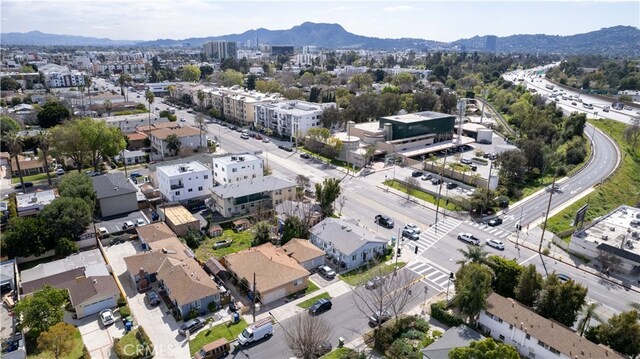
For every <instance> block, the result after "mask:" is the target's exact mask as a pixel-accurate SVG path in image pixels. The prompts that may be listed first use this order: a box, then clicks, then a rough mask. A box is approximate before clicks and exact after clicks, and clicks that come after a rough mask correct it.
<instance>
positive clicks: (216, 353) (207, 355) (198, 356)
mask: <svg viewBox="0 0 640 359" xmlns="http://www.w3.org/2000/svg"><path fill="white" fill-rule="evenodd" d="M230 351H231V345H229V341H228V340H227V338H220V339H217V340H214V341H213V342H211V343H209V344H206V345H204V346H203V347H202V348H200V350H198V351H197V352H196V353H195V354H194V355H193V358H194V359H217V358H223V357H226V356H227V354H229V352H230Z"/></svg>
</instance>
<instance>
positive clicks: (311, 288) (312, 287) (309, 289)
mask: <svg viewBox="0 0 640 359" xmlns="http://www.w3.org/2000/svg"><path fill="white" fill-rule="evenodd" d="M307 283H308V284H309V286H308V287H307V289H306V290H305V291H304V294H305V295H307V294H310V293H313V292H315V291H316V290H318V289H320V288H318V286H317V285H316V284H315V283H313V282H312V281H308V282H307Z"/></svg>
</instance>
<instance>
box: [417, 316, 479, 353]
mask: <svg viewBox="0 0 640 359" xmlns="http://www.w3.org/2000/svg"><path fill="white" fill-rule="evenodd" d="M483 339H484V337H483V336H482V335H481V334H480V333H478V332H476V331H475V330H473V329H471V328H469V327H468V326H466V325H464V324H462V325H459V326H457V327H452V328H449V329H447V331H446V332H444V334H442V336H441V337H440V338H438V339H436V341H434V342H433V343H431V344H429V346H427V347H426V348H424V349H422V358H423V359H449V352H450V351H451V350H452V349H455V348H463V347H468V346H469V344H471V343H472V342H475V341H480V340H483Z"/></svg>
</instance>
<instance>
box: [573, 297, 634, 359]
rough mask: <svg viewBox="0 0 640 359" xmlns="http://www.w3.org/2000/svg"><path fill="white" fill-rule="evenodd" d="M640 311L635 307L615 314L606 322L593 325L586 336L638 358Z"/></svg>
mask: <svg viewBox="0 0 640 359" xmlns="http://www.w3.org/2000/svg"><path fill="white" fill-rule="evenodd" d="M639 319H640V312H638V310H636V309H633V310H630V311H628V312H622V313H620V314H614V315H613V316H612V317H611V318H610V319H609V320H608V321H607V322H606V323H602V324H599V325H597V326H595V327H591V328H590V329H589V330H588V331H587V333H586V335H585V337H586V338H587V339H589V340H591V341H593V342H594V343H597V344H599V343H602V344H605V345H607V346H609V347H610V348H611V349H613V350H616V351H618V352H620V353H622V354H626V355H629V356H630V357H631V358H636V357H637V356H638V355H640V322H639Z"/></svg>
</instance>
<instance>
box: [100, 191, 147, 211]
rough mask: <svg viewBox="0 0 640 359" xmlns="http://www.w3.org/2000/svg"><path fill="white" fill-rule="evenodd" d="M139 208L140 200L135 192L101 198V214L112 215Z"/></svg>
mask: <svg viewBox="0 0 640 359" xmlns="http://www.w3.org/2000/svg"><path fill="white" fill-rule="evenodd" d="M136 210H138V200H137V198H136V194H135V193H129V194H125V195H121V196H115V197H110V198H103V199H101V200H100V214H101V215H102V217H110V216H115V215H118V214H123V213H130V212H133V211H136Z"/></svg>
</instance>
